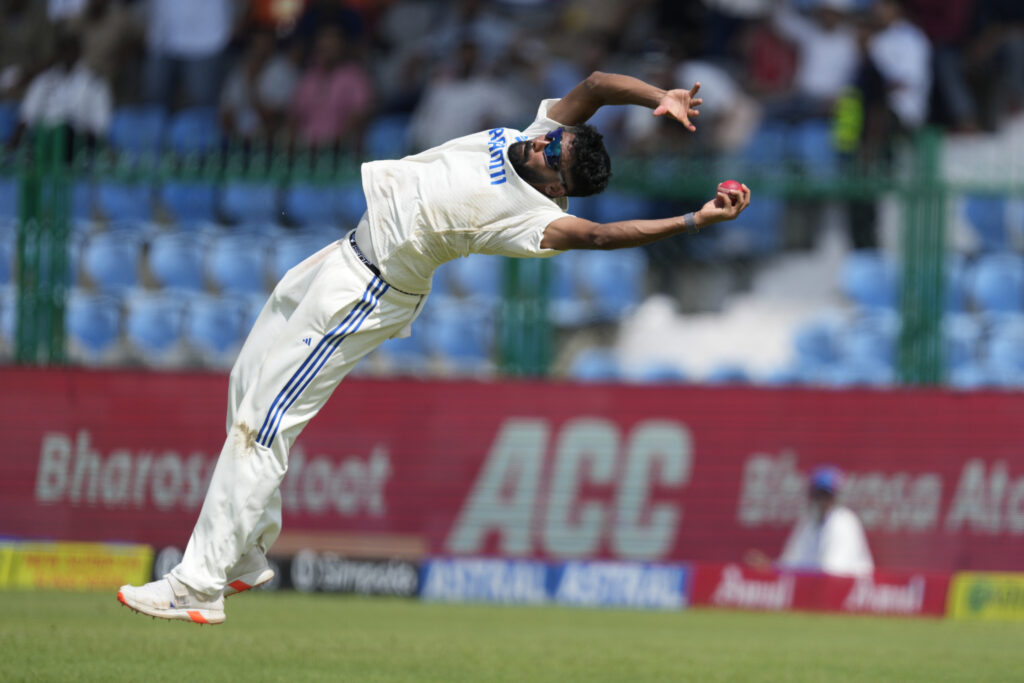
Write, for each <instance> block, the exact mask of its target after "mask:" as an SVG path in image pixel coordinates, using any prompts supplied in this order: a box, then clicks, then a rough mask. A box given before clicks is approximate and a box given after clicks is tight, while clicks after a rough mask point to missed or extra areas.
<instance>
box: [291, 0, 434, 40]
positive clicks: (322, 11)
mask: <svg viewBox="0 0 1024 683" xmlns="http://www.w3.org/2000/svg"><path fill="white" fill-rule="evenodd" d="M350 5H351V3H349V2H346V1H345V0H307V1H306V6H305V8H303V10H302V12H301V13H300V14H299V17H298V19H297V20H296V22H295V36H294V37H295V39H296V40H297V41H298V42H299V43H300V44H302V45H314V44H315V42H316V39H317V36H318V35H319V34H320V29H322V28H324V27H325V26H332V27H334V28H336V29H338V30H340V31H341V33H342V35H343V37H344V38H345V40H346V42H347V43H348V44H350V45H359V44H360V43H361V42H362V41H363V38H364V37H365V34H366V22H365V20H364V19H363V15H361V14H360V13H359V12H358V11H356V10H355V9H353V8H352V7H351V6H350ZM422 28H423V27H420V29H421V30H422Z"/></svg>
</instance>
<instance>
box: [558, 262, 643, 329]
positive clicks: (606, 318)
mask: <svg viewBox="0 0 1024 683" xmlns="http://www.w3.org/2000/svg"><path fill="white" fill-rule="evenodd" d="M556 258H560V257H556ZM577 274H578V276H579V283H580V289H581V290H582V291H583V292H584V293H585V294H586V296H588V297H589V298H590V300H591V303H592V305H593V313H594V316H595V318H596V320H598V321H603V322H614V321H618V320H620V319H621V318H622V316H624V315H625V314H626V313H627V312H628V311H629V310H630V309H632V308H633V307H635V306H637V305H639V304H640V303H641V302H642V301H643V299H644V296H645V295H646V289H647V255H646V253H645V252H644V251H643V250H641V249H629V250H622V251H581V252H580V256H579V257H578V262H577Z"/></svg>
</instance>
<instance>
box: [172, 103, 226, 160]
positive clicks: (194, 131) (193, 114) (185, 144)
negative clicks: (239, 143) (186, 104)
mask: <svg viewBox="0 0 1024 683" xmlns="http://www.w3.org/2000/svg"><path fill="white" fill-rule="evenodd" d="M167 137H168V143H169V146H170V147H171V149H173V150H174V151H175V152H178V153H179V154H184V153H190V152H192V153H194V152H208V151H211V150H213V149H214V148H216V147H217V146H218V145H219V144H220V142H221V134H220V124H219V122H218V120H217V109H216V108H215V107H190V108H187V109H182V110H181V111H179V112H178V113H176V114H174V115H173V116H172V117H171V121H170V124H169V126H168V131H167Z"/></svg>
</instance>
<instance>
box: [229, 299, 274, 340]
mask: <svg viewBox="0 0 1024 683" xmlns="http://www.w3.org/2000/svg"><path fill="white" fill-rule="evenodd" d="M232 296H234V297H235V298H237V299H238V300H239V301H241V302H242V333H243V334H244V335H248V334H249V331H250V330H252V326H253V325H255V324H256V318H258V317H259V316H260V313H261V312H262V311H263V307H264V306H266V305H267V300H268V297H267V295H266V294H264V293H263V292H255V293H254V292H250V293H248V294H233V295H232Z"/></svg>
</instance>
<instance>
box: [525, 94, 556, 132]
mask: <svg viewBox="0 0 1024 683" xmlns="http://www.w3.org/2000/svg"><path fill="white" fill-rule="evenodd" d="M560 101H561V98H560V97H556V98H553V99H550V100H543V101H542V102H541V103H540V106H539V107H537V117H536V118H535V119H534V120H533V123H531V124H530V125H529V126H527V127H526V128H525V129H524V130H523V135H525V136H526V137H528V138H535V137H537V136H538V135H544V134H545V133H547V132H550V131H553V130H554V129H555V128H561V127H562V126H563V125H565V124H562V123H559V122H558V121H555V120H554V119H551V118H548V110H549V109H550V108H551V107H552V106H554V105H555V103H557V102H560Z"/></svg>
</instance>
